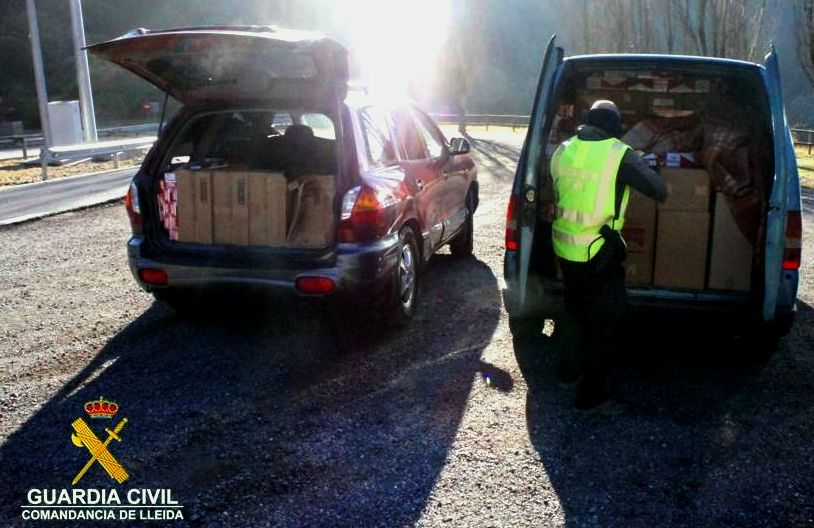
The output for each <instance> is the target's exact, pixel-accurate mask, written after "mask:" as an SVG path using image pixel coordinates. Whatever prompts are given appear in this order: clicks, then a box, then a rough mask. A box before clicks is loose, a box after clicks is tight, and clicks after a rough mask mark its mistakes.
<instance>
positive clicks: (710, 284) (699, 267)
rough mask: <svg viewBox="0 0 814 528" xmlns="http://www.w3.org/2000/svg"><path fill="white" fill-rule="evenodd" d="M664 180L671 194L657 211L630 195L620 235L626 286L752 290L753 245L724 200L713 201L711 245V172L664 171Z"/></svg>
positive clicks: (652, 204)
mask: <svg viewBox="0 0 814 528" xmlns="http://www.w3.org/2000/svg"><path fill="white" fill-rule="evenodd" d="M661 175H662V178H663V179H664V181H665V183H666V185H667V190H668V193H669V194H668V198H667V200H666V201H665V202H664V203H663V204H659V205H658V208H657V207H656V203H655V202H654V201H653V200H651V199H650V198H646V197H645V196H643V195H641V194H640V193H637V192H635V191H631V193H630V201H629V203H628V208H627V214H626V219H625V227H624V229H623V230H622V235H623V237H624V239H625V242H626V243H627V260H626V262H625V270H626V282H627V284H629V285H631V286H642V285H653V286H657V287H662V288H678V289H682V288H683V289H693V290H701V289H704V288H707V289H712V290H733V291H747V290H749V289H750V287H751V272H752V256H753V252H754V246H753V244H751V243H750V242H749V240H747V239H746V237H745V236H744V235H743V234H742V233H741V232H740V231H739V230H738V227H737V224H736V223H735V220H734V218H733V217H732V213H731V211H730V208H729V206H728V203H727V199H726V196H725V195H724V194H722V193H717V194H716V196H715V201H714V206H715V207H714V217H713V223H712V243H711V244H710V243H709V233H710V213H709V211H710V205H711V202H710V180H709V175H708V173H707V172H706V171H704V170H700V169H662V170H661ZM708 248H709V259H707V255H708ZM707 263H709V270H708V271H709V273H708V275H707Z"/></svg>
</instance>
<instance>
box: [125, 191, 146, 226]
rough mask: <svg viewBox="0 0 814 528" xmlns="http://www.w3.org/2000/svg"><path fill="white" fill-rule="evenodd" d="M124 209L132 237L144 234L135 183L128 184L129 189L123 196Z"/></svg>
mask: <svg viewBox="0 0 814 528" xmlns="http://www.w3.org/2000/svg"><path fill="white" fill-rule="evenodd" d="M124 208H125V209H127V217H128V218H129V219H130V229H131V230H132V231H133V234H134V235H143V234H144V221H143V220H142V218H141V207H140V206H139V203H138V187H136V182H130V188H129V189H127V194H125V195H124Z"/></svg>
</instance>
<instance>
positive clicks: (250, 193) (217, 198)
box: [156, 109, 336, 248]
mask: <svg viewBox="0 0 814 528" xmlns="http://www.w3.org/2000/svg"><path fill="white" fill-rule="evenodd" d="M335 143H336V141H335V134H334V128H333V124H332V120H331V119H330V118H329V117H328V116H327V115H325V114H322V113H320V112H311V111H303V110H299V109H297V110H292V109H286V110H228V111H218V112H208V113H203V114H200V115H198V116H196V117H194V118H192V119H190V120H189V122H188V123H187V124H186V126H185V127H183V129H182V130H181V132H180V133H179V135H178V137H177V138H176V139H175V141H173V144H172V147H171V148H170V152H169V153H168V155H167V156H166V158H167V162H166V163H165V169H164V170H163V171H161V173H160V174H158V175H157V177H158V178H160V180H159V181H158V186H157V189H156V200H157V202H158V207H157V214H158V217H159V218H158V220H159V224H160V225H161V226H162V227H163V229H164V234H165V236H166V238H167V239H168V240H169V241H170V242H171V243H173V244H185V243H194V244H206V245H232V246H247V247H249V246H257V247H290V248H324V247H326V246H329V245H331V244H333V242H334V237H335V232H336V215H335V196H336V177H335V175H336V162H335V148H336V145H335Z"/></svg>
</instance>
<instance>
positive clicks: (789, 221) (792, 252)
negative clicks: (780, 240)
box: [783, 211, 803, 270]
mask: <svg viewBox="0 0 814 528" xmlns="http://www.w3.org/2000/svg"><path fill="white" fill-rule="evenodd" d="M802 248H803V217H802V215H801V214H800V211H789V213H788V216H787V217H786V244H785V248H784V249H783V269H784V270H798V269H800V257H801V252H802Z"/></svg>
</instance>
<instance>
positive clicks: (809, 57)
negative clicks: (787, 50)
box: [796, 0, 814, 84]
mask: <svg viewBox="0 0 814 528" xmlns="http://www.w3.org/2000/svg"><path fill="white" fill-rule="evenodd" d="M796 3H797V6H796V7H797V10H798V11H797V13H796V14H797V17H796V21H797V28H796V30H797V57H798V58H799V60H800V66H802V68H803V71H804V72H805V74H806V77H808V80H809V81H811V83H812V84H814V0H796Z"/></svg>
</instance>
